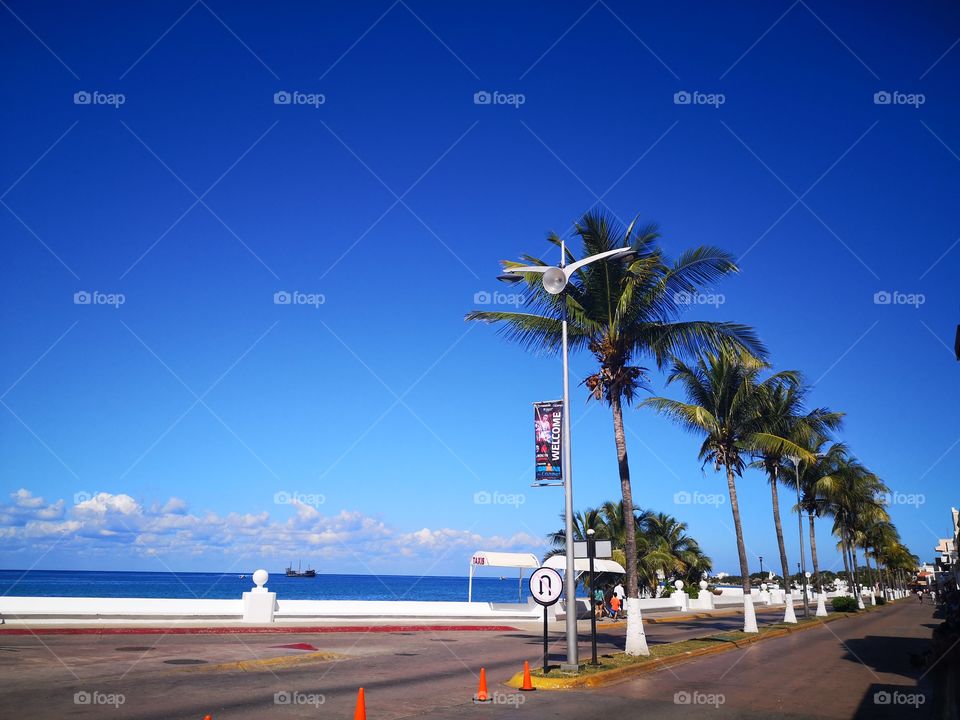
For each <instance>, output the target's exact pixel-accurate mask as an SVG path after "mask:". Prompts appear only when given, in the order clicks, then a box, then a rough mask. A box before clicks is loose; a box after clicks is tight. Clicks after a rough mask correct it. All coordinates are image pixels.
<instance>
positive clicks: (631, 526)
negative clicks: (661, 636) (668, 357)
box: [610, 393, 650, 655]
mask: <svg viewBox="0 0 960 720" xmlns="http://www.w3.org/2000/svg"><path fill="white" fill-rule="evenodd" d="M610 407H611V409H612V410H613V439H614V442H615V443H616V446H617V468H618V469H619V471H620V493H621V494H622V495H623V529H624V548H623V554H624V556H625V559H626V562H627V566H626V571H627V587H626V588H625V589H626V592H627V600H626V610H627V637H626V648H625V652H626V654H627V655H649V654H650V650H649V648H648V647H647V638H646V635H644V632H643V618H642V617H641V615H640V599H639V598H640V590H639V587H638V582H637V523H636V521H635V520H634V514H633V489H632V487H631V485H630V465H629V463H628V462H627V438H626V435H625V433H624V431H623V407H622V405H621V403H620V396H619V395H617V394H615V393H614V394H613V395H611V396H610Z"/></svg>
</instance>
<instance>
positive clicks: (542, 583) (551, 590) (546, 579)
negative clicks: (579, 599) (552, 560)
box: [529, 567, 576, 675]
mask: <svg viewBox="0 0 960 720" xmlns="http://www.w3.org/2000/svg"><path fill="white" fill-rule="evenodd" d="M529 583H530V597H532V598H533V599H534V600H535V601H536V602H537V603H539V604H540V605H542V606H543V674H544V675H546V674H547V673H548V672H549V667H548V662H547V661H548V656H549V652H550V648H549V645H548V643H547V608H548V607H550V606H551V605H553V604H554V603H556V602H557V601H558V600H559V599H560V596H561V595H563V578H561V577H560V573H558V572H557V571H556V570H554V569H553V568H548V567H539V568H537V569H536V570H534V571H533V572H532V573H531V574H530V580H529ZM573 611H574V612H576V608H574V609H573ZM567 612H570V608H567Z"/></svg>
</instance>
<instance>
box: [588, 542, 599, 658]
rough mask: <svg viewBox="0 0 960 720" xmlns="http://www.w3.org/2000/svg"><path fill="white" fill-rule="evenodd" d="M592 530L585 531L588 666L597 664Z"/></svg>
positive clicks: (594, 544)
mask: <svg viewBox="0 0 960 720" xmlns="http://www.w3.org/2000/svg"><path fill="white" fill-rule="evenodd" d="M593 535H594V530H593V528H590V529H589V530H587V557H588V558H589V559H590V664H591V665H599V664H600V663H599V662H597V608H596V604H597V589H596V588H595V587H594V586H593V559H594V558H595V557H596V556H597V541H596V539H595V538H594V536H593Z"/></svg>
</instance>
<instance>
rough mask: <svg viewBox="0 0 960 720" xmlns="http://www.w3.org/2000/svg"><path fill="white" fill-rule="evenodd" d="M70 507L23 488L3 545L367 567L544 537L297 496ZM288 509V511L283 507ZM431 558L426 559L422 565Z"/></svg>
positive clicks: (518, 545) (3, 518)
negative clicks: (237, 507)
mask: <svg viewBox="0 0 960 720" xmlns="http://www.w3.org/2000/svg"><path fill="white" fill-rule="evenodd" d="M83 497H84V498H85V499H83V500H82V501H81V502H78V503H76V504H75V505H73V506H66V505H65V502H64V500H62V499H60V500H57V501H55V502H47V501H46V500H44V499H43V498H42V497H38V496H35V495H33V494H32V493H31V492H30V491H29V490H27V489H25V488H21V489H19V490H17V491H16V492H13V493H11V494H10V498H11V500H10V502H9V503H7V504H0V552H16V551H22V550H40V551H41V552H42V551H43V550H44V549H45V548H52V547H53V545H54V543H55V544H56V548H57V550H58V552H60V553H63V552H76V553H77V554H83V555H105V554H111V555H113V556H117V554H118V553H123V552H125V553H126V554H127V555H129V556H130V557H134V558H135V557H151V558H158V559H162V560H163V561H164V562H165V564H168V565H170V566H174V565H181V564H182V561H181V560H180V558H183V557H196V556H200V557H209V558H210V559H211V561H217V562H218V563H222V562H223V561H224V560H225V559H226V560H228V561H229V562H231V563H232V562H236V561H237V560H242V559H243V558H264V559H270V558H276V559H277V560H278V561H286V560H288V559H289V558H296V557H300V556H302V555H304V549H305V548H309V556H310V557H313V558H317V559H324V560H335V559H344V560H349V561H351V562H352V563H353V564H354V565H357V564H358V563H359V565H360V566H361V567H367V565H370V566H378V567H379V568H382V567H384V566H385V565H388V564H389V563H391V562H392V560H395V559H397V558H400V557H404V558H422V560H423V561H424V562H429V561H435V560H437V559H438V558H439V557H442V556H443V555H445V554H447V552H451V554H454V555H462V554H464V553H470V552H473V551H474V550H476V549H479V548H483V549H490V550H512V549H517V550H531V549H534V548H536V547H537V546H538V545H540V544H541V540H540V539H539V538H536V537H533V536H531V535H528V534H526V533H518V534H516V535H513V536H511V537H500V536H496V535H494V536H484V535H482V534H480V533H477V532H474V531H471V530H459V529H453V528H434V529H432V528H429V527H424V528H422V529H420V530H417V531H414V532H402V531H400V530H398V529H397V528H394V527H391V526H389V525H387V524H386V523H384V522H383V521H382V520H380V519H378V518H376V517H372V516H370V515H365V514H363V513H361V512H358V511H356V510H341V511H339V512H337V513H336V514H332V515H325V514H323V513H321V512H320V511H319V510H318V509H317V508H315V507H312V506H310V505H306V504H303V503H300V502H296V501H294V502H292V503H291V505H292V506H293V507H292V509H293V513H292V514H290V515H289V516H287V517H284V518H275V517H271V515H270V513H269V512H267V511H261V512H256V513H229V514H226V515H220V514H218V513H215V512H211V511H204V512H196V513H195V512H190V511H189V510H188V505H187V503H186V501H184V500H182V499H181V498H177V497H171V498H170V499H169V500H168V501H167V502H166V503H165V504H164V505H162V506H161V505H159V504H157V503H153V504H150V505H148V506H147V507H144V506H142V505H141V504H140V503H138V502H137V501H136V500H134V498H133V497H131V496H130V495H127V494H124V493H117V494H113V493H108V492H99V493H97V494H96V495H94V496H92V497H87V496H86V495H84V496H83ZM285 514H286V513H285ZM424 567H426V566H424Z"/></svg>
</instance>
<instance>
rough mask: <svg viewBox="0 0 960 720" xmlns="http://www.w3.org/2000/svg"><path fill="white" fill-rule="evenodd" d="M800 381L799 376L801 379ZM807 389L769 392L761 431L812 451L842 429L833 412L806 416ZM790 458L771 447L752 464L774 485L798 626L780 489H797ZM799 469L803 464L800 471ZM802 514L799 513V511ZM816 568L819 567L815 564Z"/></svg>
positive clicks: (790, 617)
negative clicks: (829, 434)
mask: <svg viewBox="0 0 960 720" xmlns="http://www.w3.org/2000/svg"><path fill="white" fill-rule="evenodd" d="M798 377H799V375H798ZM806 392H807V390H806V388H804V387H802V386H800V385H791V384H776V385H773V386H770V387H769V388H767V390H766V392H765V393H764V394H765V397H763V398H762V400H763V402H762V411H761V420H760V427H761V429H762V430H765V431H766V432H767V433H769V434H771V435H773V436H781V435H782V436H783V437H787V438H790V439H791V440H792V441H793V442H795V443H797V444H799V445H802V446H803V447H805V448H806V447H809V445H810V444H812V443H813V442H815V441H817V440H819V439H820V438H822V437H823V436H824V435H825V434H826V433H827V432H828V431H830V430H835V429H837V428H838V427H839V426H840V421H841V418H842V417H843V414H842V413H837V412H832V411H830V410H827V409H825V408H816V409H814V410H811V411H809V412H804V400H805V396H806ZM787 460H788V458H787V457H786V456H785V455H784V453H783V452H782V449H781V448H778V447H770V448H768V449H767V450H765V451H763V452H761V453H759V458H758V459H757V460H756V461H755V462H754V463H752V467H757V468H760V469H762V470H763V471H764V472H766V474H767V480H768V482H769V484H770V498H771V502H772V505H773V524H774V529H775V530H776V533H777V547H778V549H779V551H780V567H781V570H782V571H783V578H784V586H785V589H786V607H785V609H784V622H788V623H795V622H796V621H797V618H796V614H795V613H794V609H793V598H792V594H791V592H790V584H789V583H788V582H787V581H786V579H787V578H789V577H790V576H791V572H790V564H789V562H788V561H787V550H786V546H785V544H784V542H783V527H782V525H781V522H780V498H779V493H778V491H777V486H778V485H779V484H780V483H781V482H782V483H783V484H784V485H795V483H794V482H792V481H791V480H790V475H791V474H792V473H787V472H783V471H784V470H786V468H785V467H784V466H785V465H786V462H787ZM798 467H799V461H798V464H797V468H798ZM798 512H799V510H798ZM814 565H816V564H814Z"/></svg>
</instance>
